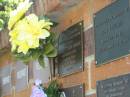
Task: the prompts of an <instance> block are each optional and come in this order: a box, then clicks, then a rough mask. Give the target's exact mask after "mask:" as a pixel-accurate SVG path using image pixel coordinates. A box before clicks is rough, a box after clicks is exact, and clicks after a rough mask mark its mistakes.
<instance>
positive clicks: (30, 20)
mask: <svg viewBox="0 0 130 97" xmlns="http://www.w3.org/2000/svg"><path fill="white" fill-rule="evenodd" d="M31 5H32V2H29V0H25V1H24V2H21V3H19V5H18V7H17V9H15V10H13V11H11V12H10V18H9V22H8V29H9V31H10V32H9V36H10V40H9V41H10V43H11V50H12V52H13V54H14V55H15V57H16V58H17V59H20V60H22V61H24V62H29V61H31V60H37V59H38V61H39V63H40V64H41V65H42V66H44V60H43V58H44V56H47V57H55V56H56V55H57V50H56V48H55V46H54V44H55V33H52V32H51V31H50V28H51V26H52V25H53V23H52V22H50V21H49V20H48V19H46V18H43V19H39V18H38V16H36V15H35V14H34V13H31V14H29V15H27V16H26V15H25V14H26V12H27V11H28V9H29V8H30V7H31Z"/></svg>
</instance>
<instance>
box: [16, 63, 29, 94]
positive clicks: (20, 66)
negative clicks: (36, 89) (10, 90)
mask: <svg viewBox="0 0 130 97" xmlns="http://www.w3.org/2000/svg"><path fill="white" fill-rule="evenodd" d="M15 71H16V84H15V87H16V91H17V92H19V91H22V90H24V89H25V88H26V87H27V85H28V66H27V65H26V64H24V63H22V62H20V61H17V62H16V66H15Z"/></svg>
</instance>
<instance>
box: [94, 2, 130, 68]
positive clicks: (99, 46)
mask: <svg viewBox="0 0 130 97" xmlns="http://www.w3.org/2000/svg"><path fill="white" fill-rule="evenodd" d="M129 2H130V1H129V0H117V1H115V2H113V3H112V4H111V5H109V6H107V7H105V8H104V9H102V10H100V11H99V12H97V13H96V14H95V17H94V30H95V51H96V62H97V66H99V65H100V64H104V63H106V62H109V61H112V60H115V59H117V58H120V57H122V56H125V55H127V54H129V52H130V22H129V19H130V5H129V4H130V3H129Z"/></svg>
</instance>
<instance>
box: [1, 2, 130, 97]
mask: <svg viewBox="0 0 130 97" xmlns="http://www.w3.org/2000/svg"><path fill="white" fill-rule="evenodd" d="M41 1H42V0H39V2H41ZM52 1H53V0H52ZM54 1H56V2H54ZM54 1H53V2H51V3H48V2H49V0H45V2H44V4H45V3H47V4H48V6H49V4H51V5H53V6H52V8H51V6H49V7H50V8H49V9H48V11H47V14H48V16H49V17H51V15H52V19H54V21H56V22H57V24H58V25H56V26H55V27H54V29H52V30H53V31H55V32H57V33H58V34H59V36H60V37H59V40H58V56H57V57H56V58H55V59H54V62H53V64H51V65H53V67H54V68H53V78H54V79H57V80H58V81H59V82H60V83H61V84H62V90H63V92H64V93H65V95H66V97H122V95H123V97H130V93H129V91H130V88H129V87H130V55H129V51H130V46H129V45H130V33H129V32H130V31H129V30H130V27H129V26H130V23H129V17H130V1H129V0H77V1H76V0H71V2H70V1H69V0H54ZM39 2H37V3H35V11H36V13H37V14H38V15H40V14H43V13H42V11H43V8H42V7H43V5H44V4H43V5H40V8H39V9H38V5H39V4H40V3H39ZM68 2H70V3H68ZM52 3H55V4H52ZM67 4H68V5H67ZM46 8H47V6H46ZM44 10H45V9H44ZM46 10H47V9H46ZM54 17H55V18H58V19H55V18H54ZM0 40H1V39H0ZM35 64H36V65H35ZM0 67H1V68H0V74H1V75H0V76H1V77H0V87H3V88H2V90H1V92H2V95H3V96H4V95H5V96H4V97H29V95H30V91H31V85H32V83H30V82H31V81H32V79H36V78H40V79H42V81H43V82H48V81H49V79H50V73H49V72H47V71H49V67H47V68H46V69H45V70H43V69H41V67H40V66H39V64H37V62H32V63H30V64H29V66H26V65H24V63H21V62H14V60H13V59H12V57H11V56H10V54H9V53H8V52H7V53H5V54H2V55H0ZM5 71H8V72H7V73H4V72H5ZM44 71H45V72H46V73H47V74H48V75H47V76H46V79H44V77H43V76H39V73H45V72H44ZM36 72H37V73H36ZM10 76H12V77H10ZM21 79H22V80H21ZM10 82H11V83H10ZM20 83H22V84H20ZM7 87H9V88H8V89H7ZM7 91H8V92H7ZM1 92H0V93H1Z"/></svg>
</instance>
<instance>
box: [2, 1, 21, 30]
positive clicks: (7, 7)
mask: <svg viewBox="0 0 130 97" xmlns="http://www.w3.org/2000/svg"><path fill="white" fill-rule="evenodd" d="M19 2H20V1H18V0H0V20H1V21H4V22H3V23H2V22H1V21H0V31H1V30H3V29H5V28H6V27H7V23H8V20H9V14H10V11H12V10H14V9H15V8H16V7H17V5H18V3H19Z"/></svg>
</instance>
